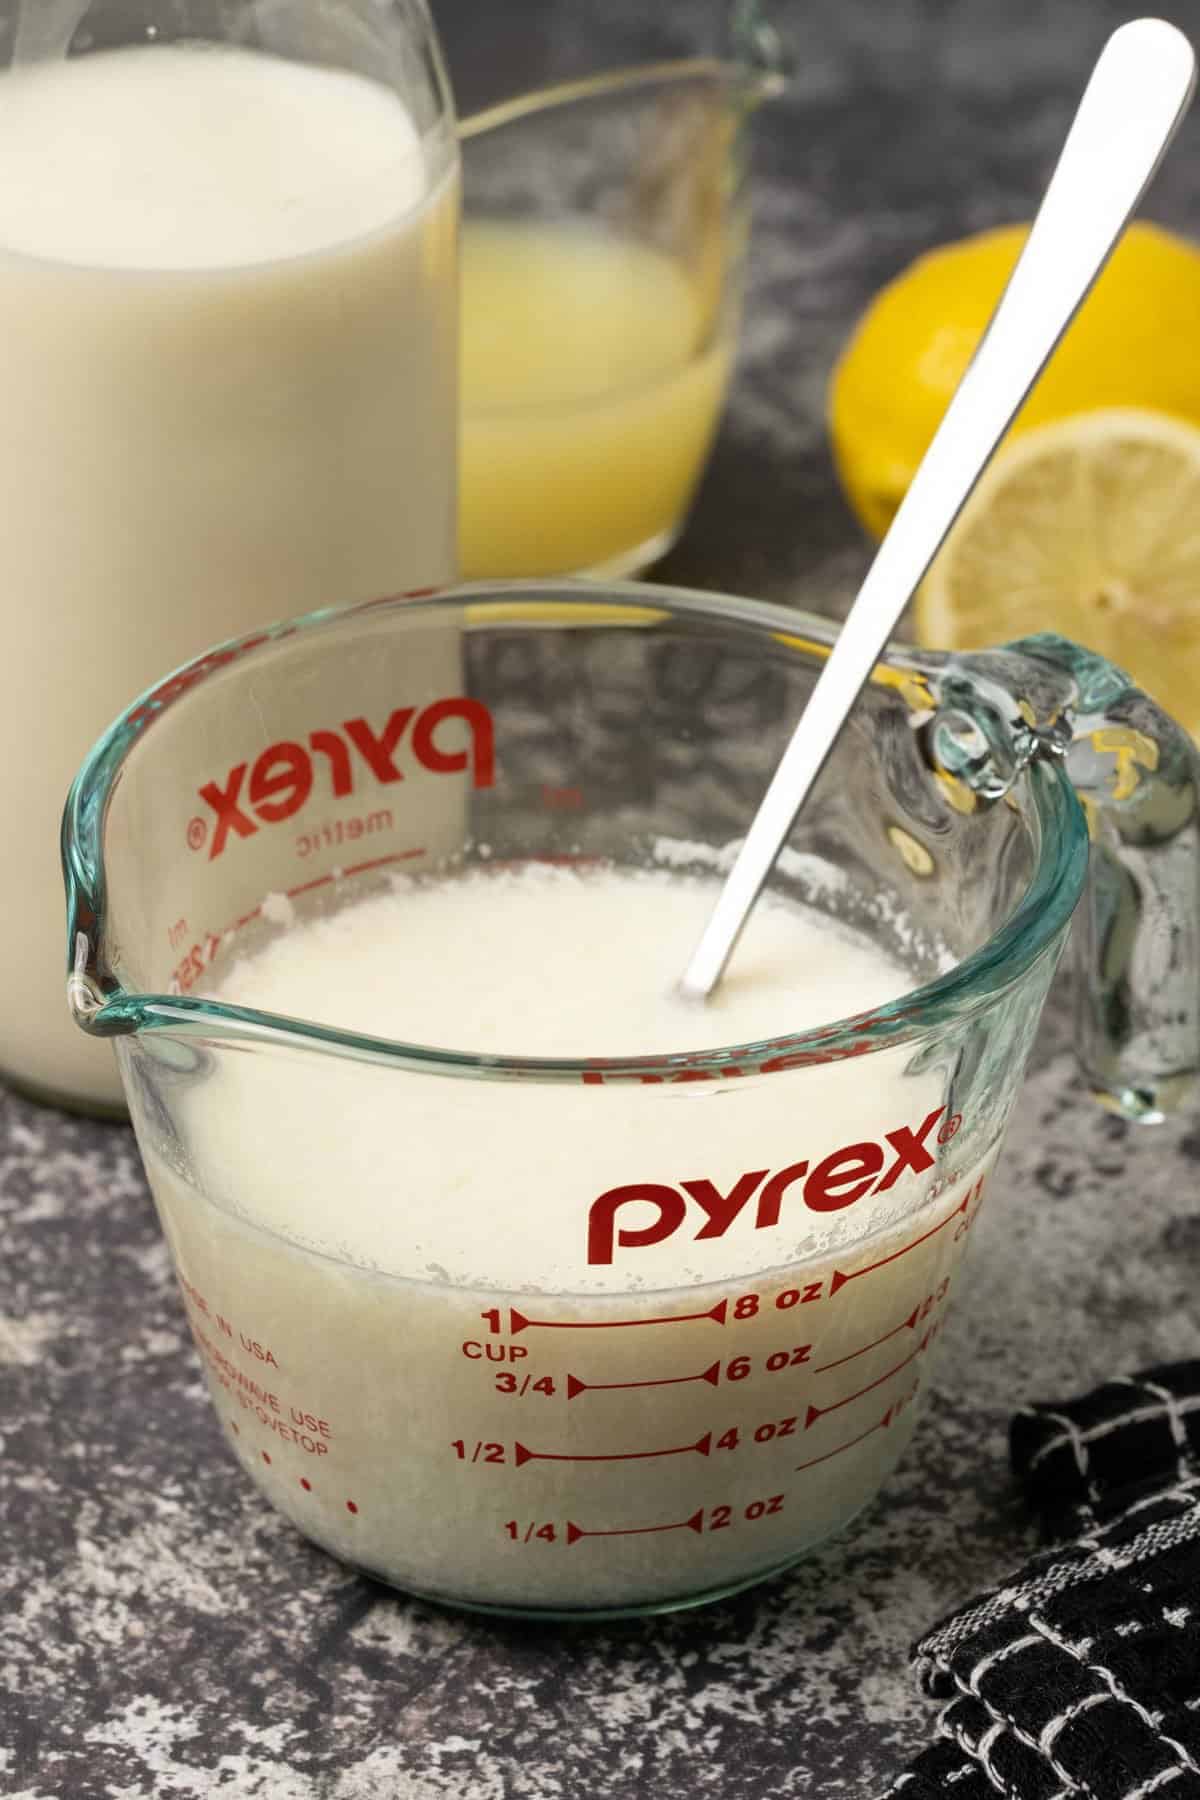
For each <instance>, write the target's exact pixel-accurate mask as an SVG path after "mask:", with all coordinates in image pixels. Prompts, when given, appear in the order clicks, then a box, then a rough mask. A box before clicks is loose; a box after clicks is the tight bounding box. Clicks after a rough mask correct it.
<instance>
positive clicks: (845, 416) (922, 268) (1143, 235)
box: [829, 219, 1200, 537]
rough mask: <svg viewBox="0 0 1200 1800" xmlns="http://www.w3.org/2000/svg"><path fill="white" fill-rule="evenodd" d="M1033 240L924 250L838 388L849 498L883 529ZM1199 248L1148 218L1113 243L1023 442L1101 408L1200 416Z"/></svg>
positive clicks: (887, 291) (995, 236) (873, 316)
mask: <svg viewBox="0 0 1200 1800" xmlns="http://www.w3.org/2000/svg"><path fill="white" fill-rule="evenodd" d="M1027 235H1028V227H1027V226H1024V225H1005V226H1002V227H1000V229H999V230H995V231H983V232H979V233H978V234H977V235H976V236H974V237H969V238H963V239H962V240H961V242H959V243H956V244H945V245H943V246H942V248H941V249H939V250H932V251H930V252H929V253H928V254H927V255H925V256H920V257H918V258H917V260H916V262H914V263H912V264H910V265H909V267H908V268H907V269H905V270H904V271H903V272H902V273H901V274H900V275H898V276H897V277H896V279H895V280H894V281H891V282H889V283H888V285H887V287H885V288H884V289H883V290H882V292H880V293H879V294H877V295H876V297H875V299H874V300H873V301H872V303H871V305H870V306H869V307H868V308H867V311H866V312H865V313H864V314H863V316H862V318H861V319H860V320H859V322H858V324H857V325H856V326H855V328H854V331H853V333H852V335H851V337H850V340H849V342H848V343H847V345H846V347H845V349H844V350H843V352H842V355H841V357H840V358H839V360H838V364H837V368H836V369H835V370H834V374H833V379H832V382H831V384H830V391H829V424H830V430H831V433H832V437H833V451H834V458H835V461H836V463H837V468H838V473H839V475H840V476H841V480H842V485H843V487H844V488H845V490H846V494H847V497H848V498H849V501H850V504H851V505H852V506H853V508H854V510H855V511H856V512H857V514H858V516H859V518H860V519H862V521H863V523H864V524H865V525H866V526H867V528H868V530H870V531H871V532H873V533H874V535H875V536H876V537H882V536H883V534H884V532H885V531H886V530H887V528H888V526H889V524H890V523H891V520H892V516H893V514H894V513H895V511H896V508H897V507H898V506H899V504H900V501H901V500H902V499H903V497H904V491H905V489H906V488H907V486H908V484H909V482H910V481H911V480H912V478H913V474H914V472H915V470H916V467H917V464H918V463H919V462H920V460H921V458H922V456H924V454H925V451H926V449H927V447H928V445H929V440H930V439H931V438H932V436H933V434H934V432H935V430H936V429H937V425H938V421H939V420H940V419H941V417H942V414H943V413H944V412H945V410H946V407H947V406H948V404H949V402H950V396H951V395H952V394H953V392H954V390H955V388H956V387H957V386H958V384H959V382H960V381H961V380H962V377H963V374H964V373H965V371H966V367H967V364H968V363H969V362H970V360H971V358H972V356H973V355H974V353H975V350H976V347H977V345H978V343H979V340H980V338H981V337H982V336H983V332H984V328H985V326H986V325H987V322H988V320H989V319H990V317H991V315H992V313H993V311H994V310H995V306H996V302H997V301H998V300H999V298H1000V295H1001V294H1002V293H1003V291H1004V285H1005V283H1006V282H1007V280H1008V278H1009V276H1010V275H1011V274H1012V271H1013V268H1014V266H1015V264H1016V260H1017V258H1018V256H1019V255H1020V254H1021V250H1022V247H1023V245H1024V243H1025V239H1026V237H1027ZM1197 318H1200V246H1197V245H1195V244H1190V243H1187V242H1186V241H1185V240H1184V239H1182V238H1178V237H1175V236H1173V235H1172V234H1171V233H1170V232H1169V231H1163V230H1161V229H1160V228H1159V227H1158V226H1157V225H1149V224H1146V223H1145V222H1144V221H1143V220H1140V219H1139V220H1135V221H1134V223H1133V224H1132V225H1131V226H1130V227H1129V229H1128V230H1127V231H1126V232H1125V234H1124V236H1123V237H1122V239H1121V241H1120V243H1119V244H1118V245H1117V247H1116V249H1115V250H1114V251H1113V254H1112V256H1111V258H1110V259H1109V262H1108V264H1107V266H1106V267H1105V268H1104V270H1103V272H1102V273H1101V275H1100V278H1099V280H1098V281H1097V282H1096V285H1095V287H1094V288H1093V290H1092V292H1091V293H1090V294H1089V295H1088V297H1087V299H1086V300H1085V301H1084V303H1083V305H1082V307H1081V308H1080V310H1079V316H1078V318H1077V319H1075V321H1074V323H1073V324H1072V326H1071V328H1070V330H1069V331H1068V332H1067V335H1066V337H1065V338H1064V339H1063V341H1062V343H1061V344H1060V345H1059V347H1058V349H1057V350H1056V351H1055V353H1054V355H1053V356H1052V357H1051V359H1050V362H1049V365H1048V366H1047V368H1046V370H1045V373H1044V374H1043V375H1042V377H1041V379H1040V380H1039V381H1038V383H1037V385H1036V387H1035V388H1034V390H1033V393H1032V395H1031V396H1030V398H1029V399H1028V400H1027V401H1026V403H1025V405H1024V406H1023V407H1022V408H1021V411H1020V413H1019V414H1018V415H1017V419H1016V422H1015V424H1014V425H1013V428H1012V433H1011V435H1012V437H1014V438H1015V437H1018V436H1019V435H1021V434H1022V433H1023V432H1025V431H1030V430H1033V429H1034V428H1035V427H1037V426H1039V425H1049V424H1050V423H1051V422H1052V421H1054V420H1057V419H1065V418H1068V417H1070V416H1071V415H1072V414H1074V413H1079V412H1088V411H1091V410H1092V409H1094V408H1098V407H1111V406H1137V407H1150V408H1152V409H1153V410H1154V411H1155V412H1165V413H1170V414H1171V416H1172V417H1173V418H1176V419H1184V420H1186V421H1187V422H1188V423H1189V424H1192V425H1200V353H1198V350H1197V336H1196V320H1197Z"/></svg>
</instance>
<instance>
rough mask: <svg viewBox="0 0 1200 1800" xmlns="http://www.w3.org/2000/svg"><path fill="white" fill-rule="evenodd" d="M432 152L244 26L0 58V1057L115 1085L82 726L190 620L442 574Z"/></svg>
mask: <svg viewBox="0 0 1200 1800" xmlns="http://www.w3.org/2000/svg"><path fill="white" fill-rule="evenodd" d="M455 166H456V165H455V157H454V151H453V147H452V145H451V144H450V142H449V139H447V140H446V141H445V142H439V141H438V140H436V139H432V138H431V139H430V140H428V141H425V142H422V140H421V138H420V137H419V135H418V133H417V130H416V128H415V127H414V125H413V122H412V120H411V119H410V117H409V114H408V112H407V110H406V109H405V107H404V105H403V104H402V102H401V101H400V100H399V99H397V98H396V97H395V96H394V95H393V94H392V93H391V92H390V91H389V90H388V89H386V88H384V87H382V86H380V85H378V84H376V83H374V82H371V81H367V80H365V79H363V78H360V77H358V76H356V75H352V74H348V73H342V72H337V71H332V70H326V69H318V68H310V67H307V66H303V65H300V64H295V63H291V62H285V61H282V60H279V59H276V58H274V57H271V56H267V55H263V54H258V53H255V52H251V51H247V50H235V49H225V48H218V47H211V46H198V45H186V46H165V45H164V46H155V47H143V48H136V49H124V50H114V51H104V52H97V53H94V54H91V55H87V56H83V57H76V58H73V59H71V60H70V61H47V62H42V63H35V64H32V65H30V66H27V67H24V68H19V69H14V70H10V71H8V72H7V73H5V74H3V75H0V389H2V390H3V393H4V418H5V421H6V423H4V424H3V425H0V485H2V486H3V490H4V497H5V503H4V518H5V525H4V534H3V545H2V552H3V568H4V599H3V607H4V612H3V620H4V626H5V631H6V635H7V652H8V656H9V659H10V661H11V663H12V666H13V667H14V668H16V669H19V670H20V679H19V680H18V681H15V682H12V683H10V684H9V692H8V695H7V698H6V703H5V706H4V709H3V714H2V716H0V765H2V766H3V768H4V770H5V777H4V788H3V819H4V828H5V834H6V841H7V842H8V844H9V845H10V848H11V849H13V850H14V851H16V852H18V853H19V856H20V878H19V879H18V880H15V881H12V882H10V884H9V891H8V898H7V902H6V904H7V907H8V915H7V930H6V932H5V934H4V944H3V949H2V951H0V985H2V986H3V990H4V997H5V1002H4V1014H3V1022H2V1024H0V1068H3V1069H4V1070H6V1071H8V1072H10V1073H11V1074H13V1075H14V1076H16V1077H18V1078H19V1079H21V1080H23V1081H26V1082H28V1083H30V1084H32V1085H34V1086H35V1087H38V1088H41V1089H44V1090H48V1091H51V1092H55V1093H59V1094H65V1095H71V1096H74V1097H77V1098H87V1099H91V1100H93V1101H104V1100H111V1101H114V1102H115V1101H116V1100H118V1098H119V1089H118V1086H117V1082H116V1077H115V1072H114V1071H113V1069H112V1058H111V1054H110V1052H109V1051H108V1050H107V1049H106V1048H105V1047H104V1046H101V1045H97V1044H94V1043H89V1042H88V1041H87V1040H86V1039H85V1038H83V1037H82V1036H81V1034H80V1033H79V1032H78V1031H77V1030H76V1029H75V1028H74V1027H73V1026H72V1024H71V1022H70V1020H69V1018H68V1015H67V1011H66V1005H65V1000H64V946H63V931H62V907H61V891H62V890H61V877H60V873H59V867H58V825H59V818H60V815H61V811H62V806H63V801H64V799H65V797H66V792H67V788H68V785H69V783H70V781H71V779H72V777H73V776H74V774H75V771H76V769H77V768H78V766H79V764H80V763H81V762H82V760H83V757H84V755H85V753H86V751H87V750H88V748H89V746H90V745H91V743H92V742H93V740H94V739H95V738H96V737H97V736H98V734H99V733H100V731H101V730H102V729H103V728H104V727H105V726H106V725H107V724H108V723H109V722H110V720H111V719H113V718H114V717H115V715H116V714H117V713H118V712H119V711H120V710H121V709H122V708H123V707H124V706H126V705H127V704H128V703H129V702H130V701H131V700H132V699H133V698H135V696H136V695H137V694H138V693H139V692H140V691H141V690H142V689H144V688H145V687H147V686H149V684H150V683H151V682H152V681H155V680H157V679H158V678H159V677H161V676H162V675H163V674H165V673H166V672H167V671H168V670H170V669H171V668H173V667H174V666H175V665H176V664H178V663H179V662H181V661H183V660H185V659H186V658H188V657H191V656H193V655H196V654H198V653H199V652H200V651H202V650H204V649H206V648H207V647H208V646H209V645H211V644H213V643H216V642H219V641H220V640H222V639H225V638H227V637H230V636H233V635H236V634H238V633H241V632H244V631H249V630H251V629H253V628H255V627H257V626H260V625H263V624H266V623H268V622H270V621H272V620H274V619H278V618H283V617H288V616H290V615H292V614H295V613H299V612H303V611H305V610H308V609H310V608H313V607H317V606H323V605H328V604H335V603H340V602H347V601H354V600H366V599H371V598H374V597H376V596H380V595H384V594H389V593H394V592H397V591H401V590H405V589H408V588H411V587H423V586H426V585H429V584H432V583H436V582H439V581H443V580H445V579H447V578H449V577H450V576H452V574H453V572H454V533H455V516H454V515H455V496H454V472H453V471H454V454H455V448H454V447H455V416H456V393H455V368H456V330H457V327H456V307H455V251H454V238H455V224H456V217H457V183H456V177H455V174H454V169H455ZM450 679H451V680H452V679H453V678H452V677H451V678H450Z"/></svg>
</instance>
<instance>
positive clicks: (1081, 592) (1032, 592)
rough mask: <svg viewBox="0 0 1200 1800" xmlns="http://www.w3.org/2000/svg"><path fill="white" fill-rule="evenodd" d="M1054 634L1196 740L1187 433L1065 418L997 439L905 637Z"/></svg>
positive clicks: (1160, 418)
mask: <svg viewBox="0 0 1200 1800" xmlns="http://www.w3.org/2000/svg"><path fill="white" fill-rule="evenodd" d="M1037 631H1057V632H1061V633H1062V634H1063V636H1065V637H1069V638H1074V639H1075V641H1076V642H1077V643H1080V644H1085V645H1087V646H1088V647H1089V648H1090V649H1092V650H1097V651H1099V652H1100V653H1101V654H1102V655H1104V656H1107V657H1109V658H1110V659H1111V660H1112V661H1113V662H1115V663H1117V664H1119V665H1120V667H1122V668H1123V669H1125V670H1127V671H1128V673H1129V674H1130V675H1132V676H1133V678H1134V680H1135V681H1137V682H1139V683H1140V685H1141V686H1142V687H1144V688H1145V689H1146V690H1147V692H1149V693H1150V694H1152V695H1153V696H1154V697H1155V699H1156V700H1158V702H1159V704H1160V705H1162V706H1164V707H1165V708H1166V709H1167V711H1168V712H1170V713H1172V714H1174V716H1175V718H1176V719H1177V720H1178V721H1179V723H1180V724H1181V725H1184V726H1185V727H1186V728H1187V729H1188V730H1189V731H1191V732H1192V733H1193V735H1196V734H1200V430H1197V429H1195V428H1194V427H1193V426H1191V425H1188V424H1185V423H1183V422H1182V421H1181V420H1178V419H1171V418H1168V417H1166V415H1165V414H1163V413H1157V412H1141V411H1134V410H1131V409H1125V408H1116V409H1111V410H1106V411H1102V412H1091V413H1077V414H1075V415H1073V416H1072V417H1071V418H1068V419H1063V420H1061V421H1059V422H1058V423H1057V424H1053V425H1043V426H1041V427H1039V428H1038V429H1037V430H1035V431H1031V432H1028V433H1027V434H1026V435H1025V436H1024V437H1021V438H1017V439H1015V440H1012V441H1010V443H1009V444H1008V445H1007V446H1006V447H1005V448H1004V449H1002V450H1001V451H1000V453H999V455H998V456H997V457H996V460H995V462H994V463H993V464H992V466H991V468H990V469H989V470H988V471H987V473H986V475H985V476H984V477H983V480H982V481H981V482H980V484H979V486H978V488H977V489H976V490H975V493H974V495H973V496H972V498H971V499H970V501H969V502H968V503H967V506H966V508H965V510H964V512H963V514H962V516H961V518H960V519H959V520H958V523H957V524H956V525H955V527H954V530H953V531H952V532H951V534H950V536H949V538H948V539H947V540H946V543H945V545H944V546H943V548H942V550H941V552H940V554H939V555H938V558H937V561H936V562H935V563H934V565H933V568H932V569H931V570H930V572H929V575H928V576H927V577H926V580H925V582H924V584H923V586H922V588H921V591H920V593H919V594H918V596H917V635H918V637H919V639H920V641H921V642H922V643H923V644H927V645H929V646H931V647H936V648H937V649H943V650H977V649H982V648H984V647H985V646H987V645H993V644H1001V643H1005V642H1007V641H1009V640H1011V639H1013V638H1018V637H1026V636H1029V635H1030V634H1031V633H1033V632H1037Z"/></svg>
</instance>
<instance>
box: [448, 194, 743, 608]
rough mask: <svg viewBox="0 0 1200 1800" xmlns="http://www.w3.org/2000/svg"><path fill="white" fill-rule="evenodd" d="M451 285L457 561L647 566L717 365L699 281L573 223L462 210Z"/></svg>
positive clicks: (718, 344)
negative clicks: (458, 351) (456, 382)
mask: <svg viewBox="0 0 1200 1800" xmlns="http://www.w3.org/2000/svg"><path fill="white" fill-rule="evenodd" d="M462 284H463V287H462V308H463V318H462V395H463V398H462V407H463V419H462V451H461V471H460V475H461V496H460V521H459V555H460V563H461V567H462V573H463V575H464V576H466V577H467V578H470V579H473V578H482V577H489V576H495V577H505V576H518V575H520V576H537V575H558V574H569V573H581V572H585V571H586V572H598V571H599V570H601V569H604V570H606V571H608V572H614V571H618V570H628V569H631V568H634V567H637V566H639V565H641V564H644V563H645V562H646V561H647V560H648V559H649V558H650V557H652V556H653V555H654V554H655V553H656V552H658V551H659V550H661V549H665V548H666V546H667V544H668V543H669V541H670V538H671V536H672V534H673V532H674V529H675V527H676V526H677V524H678V521H679V519H680V517H681V515H682V513H683V511H684V509H685V507H686V506H687V503H688V501H689V499H690V497H691V493H692V489H693V487H694V486H695V483H696V481H697V479H698V477H699V474H700V470H701V468H702V467H703V464H704V460H705V457H706V455H707V452H708V448H709V445H710V443H711V441H712V436H713V432H714V430H715V428H716V423H717V415H718V412H719V409H720V404H721V398H722V394H723V392H724V389H725V384H726V380H727V378H728V373H729V363H730V352H731V345H730V339H729V335H728V333H727V332H726V331H725V330H724V329H723V328H722V325H723V322H722V321H714V317H713V312H712V307H711V304H710V303H709V302H707V301H706V298H705V295H704V291H703V289H702V287H701V285H700V283H699V282H696V281H693V280H692V279H691V278H690V276H689V274H688V272H687V271H686V270H685V269H684V268H683V267H682V266H681V265H680V264H679V263H677V262H676V261H675V260H674V259H673V258H671V257H669V256H667V255H665V254H664V253H663V252H661V251H659V250H656V249H654V248H652V247H650V246H649V245H645V244H640V243H637V242H635V241H634V240H632V239H630V238H624V237H619V236H617V235H616V234H615V233H613V232H610V231H607V230H604V229H601V228H599V227H596V226H593V225H588V224H585V223H583V222H579V221H570V220H568V221H564V222H555V223H544V222H536V221H535V222H529V221H511V222H509V221H504V220H474V221H469V222H468V223H467V225H466V227H465V230H464V233H463V244H462Z"/></svg>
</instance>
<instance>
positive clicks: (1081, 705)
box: [1008, 634, 1200, 1120]
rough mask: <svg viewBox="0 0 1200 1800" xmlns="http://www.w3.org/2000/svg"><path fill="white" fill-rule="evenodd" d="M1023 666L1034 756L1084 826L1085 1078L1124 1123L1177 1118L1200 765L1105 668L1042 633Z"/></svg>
mask: <svg viewBox="0 0 1200 1800" xmlns="http://www.w3.org/2000/svg"><path fill="white" fill-rule="evenodd" d="M1008 649H1009V651H1010V653H1015V654H1016V655H1017V656H1019V657H1020V658H1021V659H1022V660H1023V662H1024V663H1025V665H1026V668H1027V669H1028V674H1029V686H1030V688H1031V689H1034V690H1036V689H1038V688H1042V689H1044V690H1049V691H1043V692H1041V693H1040V694H1038V696H1037V700H1036V703H1035V706H1034V711H1035V712H1036V713H1037V714H1038V715H1039V716H1040V718H1041V719H1043V720H1049V727H1048V729H1047V728H1043V730H1042V733H1041V736H1042V741H1043V744H1044V745H1048V746H1049V747H1050V748H1051V749H1052V750H1054V751H1057V753H1059V754H1061V755H1063V756H1064V757H1065V759H1066V768H1067V773H1068V775H1069V777H1070V780H1071V784H1072V786H1073V787H1074V789H1075V792H1076V793H1077V794H1078V796H1079V799H1080V802H1081V803H1082V805H1083V808H1084V811H1085V813H1086V814H1087V822H1088V835H1089V837H1090V839H1091V859H1090V866H1089V873H1088V884H1087V888H1086V890H1085V893H1084V897H1083V900H1082V901H1081V903H1080V907H1079V911H1078V912H1077V914H1076V918H1075V928H1074V953H1075V965H1076V967H1075V972H1076V993H1075V1028H1076V1046H1077V1054H1078V1057H1079V1061H1080V1064H1081V1067H1082V1069H1083V1073H1084V1075H1085V1076H1086V1078H1087V1080H1088V1082H1089V1083H1090V1085H1091V1087H1092V1089H1093V1091H1094V1092H1095V1094H1096V1095H1097V1097H1098V1098H1099V1099H1100V1100H1102V1101H1103V1102H1104V1103H1105V1104H1106V1105H1109V1106H1110V1107H1112V1108H1113V1109H1114V1110H1115V1111H1117V1112H1120V1113H1122V1114H1123V1115H1124V1116H1125V1117H1127V1118H1136V1119H1143V1120H1154V1119H1159V1118H1162V1117H1163V1115H1164V1114H1166V1113H1168V1112H1171V1111H1173V1110H1175V1109H1176V1108H1177V1107H1178V1106H1179V1105H1180V1104H1181V1103H1182V1101H1183V1100H1184V1098H1185V1097H1186V1096H1187V1095H1188V1093H1189V1092H1190V1090H1191V1087H1192V1084H1193V1081H1194V1079H1195V1077H1196V1074H1197V1072H1198V1071H1200V757H1198V755H1197V751H1196V746H1195V744H1194V743H1193V741H1192V739H1191V738H1190V737H1189V736H1188V734H1187V733H1186V732H1185V731H1184V730H1183V729H1182V727H1181V726H1179V725H1177V724H1176V723H1175V721H1174V720H1173V719H1171V718H1169V717H1168V715H1167V714H1166V713H1164V712H1163V710H1162V708H1161V707H1159V706H1158V705H1156V703H1155V702H1154V701H1153V700H1151V699H1150V697H1149V695H1147V694H1144V693H1142V692H1141V690H1140V689H1139V688H1137V687H1135V686H1134V684H1133V683H1132V682H1131V681H1130V679H1129V677H1128V676H1127V675H1125V674H1124V673H1123V672H1122V671H1121V670H1120V669H1118V668H1115V667H1114V666H1113V664H1112V663H1109V662H1106V661H1105V660H1104V658H1103V657H1100V656H1097V655H1095V654H1094V653H1093V652H1092V651H1090V650H1084V649H1081V648H1080V647H1079V646H1078V645H1077V644H1073V643H1070V642H1068V641H1067V640H1066V639H1065V638H1060V637H1056V636H1052V635H1050V634H1046V635H1043V636H1038V637H1033V638H1026V639H1023V640H1022V641H1021V642H1019V643H1016V644H1011V645H1009V646H1008Z"/></svg>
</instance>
